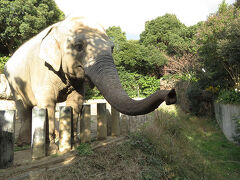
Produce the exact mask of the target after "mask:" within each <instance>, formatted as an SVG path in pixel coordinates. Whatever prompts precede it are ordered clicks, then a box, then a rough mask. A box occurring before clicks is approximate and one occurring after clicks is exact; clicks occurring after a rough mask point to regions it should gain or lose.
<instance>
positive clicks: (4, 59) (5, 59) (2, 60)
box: [0, 56, 10, 73]
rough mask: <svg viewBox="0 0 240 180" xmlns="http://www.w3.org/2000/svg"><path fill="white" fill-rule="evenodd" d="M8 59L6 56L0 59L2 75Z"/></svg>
mask: <svg viewBox="0 0 240 180" xmlns="http://www.w3.org/2000/svg"><path fill="white" fill-rule="evenodd" d="M9 58H10V57H7V56H3V57H0V73H3V70H4V65H5V63H6V62H7V61H8V59H9Z"/></svg>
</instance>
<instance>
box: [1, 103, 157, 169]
mask: <svg viewBox="0 0 240 180" xmlns="http://www.w3.org/2000/svg"><path fill="white" fill-rule="evenodd" d="M7 109H11V108H9V107H8V108H7ZM2 112H3V113H5V114H6V113H8V112H12V110H5V111H4V110H3V111H2ZM46 112H47V110H46V109H39V108H37V107H34V108H33V110H32V119H33V122H37V123H32V140H31V148H32V159H38V158H41V157H44V156H46V115H47V113H46ZM11 117H12V118H10V119H9V120H8V119H6V118H5V117H4V116H1V121H2V119H4V121H9V123H12V125H13V127H14V124H17V121H18V120H17V121H15V116H11ZM151 117H152V116H151V115H150V114H146V115H140V116H128V115H124V114H121V113H119V112H118V111H116V110H115V109H113V108H112V107H111V106H110V105H109V104H108V103H107V102H106V100H89V101H86V102H85V103H84V107H83V113H82V116H81V118H79V121H78V126H77V132H78V134H77V136H78V137H79V139H80V143H85V142H91V141H93V140H101V139H105V138H107V136H119V135H126V134H128V133H129V132H134V131H136V130H137V129H139V128H140V127H141V126H142V125H143V124H144V123H145V122H146V121H149V120H151V119H152V118H151ZM18 123H19V122H18ZM55 125H56V130H57V131H58V132H59V136H58V137H57V138H56V144H57V145H58V148H59V152H67V151H70V150H71V149H73V148H74V147H73V136H72V131H73V130H72V108H71V107H67V106H66V104H65V103H59V104H57V105H56V112H55ZM1 131H3V130H2V129H0V132H1ZM15 132H16V128H15V127H14V130H11V133H12V136H11V137H12V141H11V142H13V140H14V134H13V133H15ZM8 143H10V141H8ZM10 145H11V149H12V151H9V150H8V155H10V156H11V157H12V161H13V143H12V144H11V143H10ZM5 147H9V146H7V145H5V146H3V147H2V151H4V148H5ZM0 148H1V147H0ZM1 156H3V154H2V153H1V155H0V159H1ZM2 161H6V159H5V160H3V159H2ZM8 162H10V161H9V158H8ZM0 163H1V161H0ZM12 163H13V162H11V163H10V164H8V165H7V164H6V163H5V165H4V166H5V168H6V167H9V166H11V164H12ZM2 164H3V162H2Z"/></svg>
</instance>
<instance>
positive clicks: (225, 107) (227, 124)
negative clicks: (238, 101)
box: [214, 102, 240, 142]
mask: <svg viewBox="0 0 240 180" xmlns="http://www.w3.org/2000/svg"><path fill="white" fill-rule="evenodd" d="M214 110H215V118H216V120H217V122H218V124H219V126H220V128H221V129H222V131H223V133H224V135H225V136H226V138H227V139H228V140H229V141H232V142H233V141H234V137H236V136H237V135H239V134H238V132H237V128H239V127H238V125H237V121H239V120H240V105H232V104H219V103H216V102H215V103H214Z"/></svg>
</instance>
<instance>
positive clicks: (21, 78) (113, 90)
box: [5, 17, 176, 152]
mask: <svg viewBox="0 0 240 180" xmlns="http://www.w3.org/2000/svg"><path fill="white" fill-rule="evenodd" d="M113 46H114V45H113V43H112V42H111V41H110V40H109V38H108V36H107V35H106V33H105V31H104V29H103V28H102V26H101V25H99V24H97V23H94V22H93V21H91V20H88V19H86V18H83V17H68V18H67V19H65V20H63V21H61V22H58V23H56V24H53V25H52V26H50V27H48V28H46V29H45V30H43V31H42V32H41V33H39V34H38V35H36V36H35V37H33V38H32V39H30V40H29V41H27V42H26V43H25V44H23V45H22V46H21V47H20V48H19V49H18V50H17V51H16V52H15V53H14V54H13V56H12V57H11V58H10V60H9V61H8V62H7V64H6V66H5V75H6V77H7V79H8V82H9V84H10V87H11V90H12V92H13V96H14V99H15V101H16V105H17V109H18V113H19V117H20V118H21V121H22V127H21V129H20V135H19V139H18V141H17V142H18V144H23V143H30V134H31V123H35V122H31V109H32V107H33V106H38V107H41V108H47V111H48V121H47V122H48V123H47V124H48V127H49V128H47V129H48V136H47V137H48V141H47V142H48V147H50V148H49V149H48V151H49V152H51V151H54V150H56V146H55V145H54V138H55V133H56V132H55V127H54V126H55V125H54V110H55V105H56V103H57V102H63V101H66V104H67V105H68V106H71V107H72V108H73V111H74V112H73V114H74V117H73V119H74V120H73V122H74V124H73V127H74V137H75V142H77V141H78V137H77V132H76V126H77V119H78V116H79V113H80V112H81V109H82V104H83V98H84V83H86V81H89V82H90V83H91V84H94V85H95V86H96V87H97V88H98V89H99V90H100V92H101V93H102V94H103V96H104V97H105V98H106V100H107V101H108V102H109V103H110V104H111V105H112V106H113V107H114V108H115V109H117V110H118V111H120V112H122V113H124V114H128V115H140V114H145V113H148V112H151V111H153V110H154V109H155V108H157V107H158V106H159V105H160V104H161V103H162V102H163V101H166V103H167V104H173V103H175V102H176V93H175V90H174V89H173V90H171V91H168V90H160V91H157V92H156V93H154V94H152V95H151V96H149V97H147V98H145V99H143V100H140V101H135V100H133V99H131V98H129V97H128V95H127V94H126V92H125V91H124V90H123V88H122V85H121V83H120V80H119V77H118V74H117V71H116V67H115V64H114V61H113V58H112V50H113Z"/></svg>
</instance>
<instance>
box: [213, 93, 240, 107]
mask: <svg viewBox="0 0 240 180" xmlns="http://www.w3.org/2000/svg"><path fill="white" fill-rule="evenodd" d="M217 102H219V103H223V104H240V92H238V91H234V90H222V91H220V93H219V95H218V98H217Z"/></svg>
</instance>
